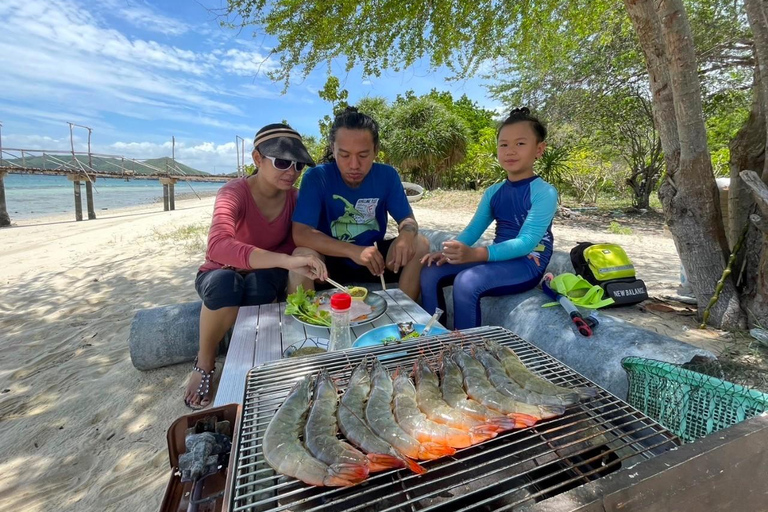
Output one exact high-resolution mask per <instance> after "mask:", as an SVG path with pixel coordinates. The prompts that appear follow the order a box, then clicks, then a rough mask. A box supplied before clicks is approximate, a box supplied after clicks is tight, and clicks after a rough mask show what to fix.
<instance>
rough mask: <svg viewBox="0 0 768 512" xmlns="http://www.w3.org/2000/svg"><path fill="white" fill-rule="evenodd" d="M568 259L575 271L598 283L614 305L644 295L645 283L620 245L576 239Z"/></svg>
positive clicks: (645, 297) (645, 293) (633, 301)
mask: <svg viewBox="0 0 768 512" xmlns="http://www.w3.org/2000/svg"><path fill="white" fill-rule="evenodd" d="M571 263H572V264H573V268H574V270H575V271H576V274H578V275H580V276H581V277H583V278H584V279H586V280H587V281H589V282H590V283H592V284H597V285H600V286H601V287H602V288H603V289H604V290H605V293H606V295H608V297H610V298H612V299H613V301H614V305H615V306H624V305H627V304H636V303H638V302H642V301H644V300H646V299H647V298H648V289H647V288H646V287H645V283H644V282H643V281H642V280H641V279H638V278H637V276H636V275H635V266H634V265H633V264H632V260H630V259H629V256H627V253H626V252H624V249H622V248H621V246H620V245H617V244H593V243H592V242H579V244H578V245H577V246H576V247H574V248H573V249H571Z"/></svg>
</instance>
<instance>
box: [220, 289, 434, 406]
mask: <svg viewBox="0 0 768 512" xmlns="http://www.w3.org/2000/svg"><path fill="white" fill-rule="evenodd" d="M371 293H378V294H379V295H381V296H382V297H384V299H386V301H387V311H386V312H385V313H384V314H383V315H382V316H380V317H379V318H378V319H376V320H374V321H373V322H370V323H367V324H365V325H360V326H357V327H353V328H352V335H353V337H354V338H357V337H358V336H360V335H361V334H363V333H364V332H366V331H369V330H371V329H373V328H374V327H379V326H382V325H387V324H391V323H396V322H408V321H411V322H414V323H421V324H425V323H427V322H428V321H429V318H430V315H429V314H428V313H427V312H426V311H424V310H423V309H422V308H421V306H419V305H418V304H416V303H415V302H414V301H412V300H411V299H410V298H409V297H408V296H407V295H406V294H405V293H403V292H402V291H401V290H400V289H399V288H394V289H391V290H386V291H377V292H371ZM285 306H286V304H285V302H281V303H278V304H264V305H262V306H244V307H241V308H240V311H239V313H238V314H237V321H236V322H235V328H234V330H233V331H232V338H231V340H230V342H229V350H228V351H227V359H226V361H225V363H224V370H223V371H222V374H221V380H220V381H219V388H218V391H217V392H216V398H215V399H214V401H213V406H214V407H218V406H220V405H225V404H229V403H242V402H243V396H244V393H245V378H246V375H247V374H248V371H249V370H250V369H251V368H253V367H254V366H259V365H260V364H264V363H266V362H268V361H274V360H276V359H280V358H281V357H282V356H283V350H285V349H286V348H287V347H288V346H289V345H291V344H293V343H295V342H297V341H300V340H303V339H306V338H308V337H313V336H317V337H321V338H328V337H329V336H330V334H329V332H328V329H326V328H323V327H308V326H305V325H304V324H302V323H301V322H298V321H297V320H296V319H295V318H293V317H292V316H290V315H286V314H285Z"/></svg>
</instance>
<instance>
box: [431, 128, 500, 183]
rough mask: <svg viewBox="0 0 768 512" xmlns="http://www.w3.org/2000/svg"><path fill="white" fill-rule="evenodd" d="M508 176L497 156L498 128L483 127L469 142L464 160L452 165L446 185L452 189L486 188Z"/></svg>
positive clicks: (445, 181)
mask: <svg viewBox="0 0 768 512" xmlns="http://www.w3.org/2000/svg"><path fill="white" fill-rule="evenodd" d="M504 178H506V173H505V172H504V169H502V167H501V165H499V160H498V158H497V157H496V129H495V128H490V127H486V128H481V129H480V130H478V132H477V134H476V135H475V137H474V139H472V140H470V141H469V143H468V144H467V153H466V157H465V158H464V160H463V161H462V162H461V163H459V164H457V165H455V166H454V167H452V168H451V169H450V170H449V172H448V176H447V177H446V179H445V180H444V185H445V186H447V187H449V188H452V189H465V188H470V189H480V188H486V187H488V186H490V185H492V184H494V183H496V182H498V181H500V180H503V179H504Z"/></svg>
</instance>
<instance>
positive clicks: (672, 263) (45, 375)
mask: <svg viewBox="0 0 768 512" xmlns="http://www.w3.org/2000/svg"><path fill="white" fill-rule="evenodd" d="M213 201H214V199H213V198H212V197H208V198H203V199H202V200H198V199H191V200H183V201H178V202H177V210H176V211H174V212H163V211H162V205H158V204H153V205H148V206H144V207H137V208H131V209H128V210H121V211H113V212H109V213H106V212H105V213H104V214H103V215H101V214H100V215H99V219H97V220H95V221H85V222H74V220H73V217H74V215H71V216H67V217H61V218H47V219H37V220H28V221H19V222H18V223H17V225H15V226H13V227H11V228H6V229H2V230H0V431H2V435H0V453H2V454H3V456H2V458H0V510H13V511H44V510H53V509H55V510H61V511H67V510H71V511H97V510H98V511H105V510H106V511H108V510H157V508H158V507H159V505H160V501H161V499H162V495H163V492H164V488H165V485H166V482H167V479H168V475H169V469H170V468H169V465H168V455H167V451H166V441H165V431H166V429H167V427H168V426H169V425H170V423H171V422H172V421H173V420H174V419H176V418H177V417H179V416H181V415H184V414H187V413H189V412H190V411H189V409H187V408H186V407H185V406H184V404H183V403H182V400H181V396H182V391H183V389H184V384H185V380H186V376H187V374H188V372H189V370H190V368H191V365H188V364H183V365H177V366H174V367H168V368H162V369H159V370H154V371H149V372H140V371H137V370H136V369H135V368H134V367H133V366H132V364H131V361H130V357H129V353H128V332H129V329H130V324H131V320H132V319H133V316H134V314H135V312H136V311H137V310H139V309H143V308H150V307H155V306H162V305H166V304H174V303H179V302H187V301H193V300H197V295H196V293H195V290H194V286H193V282H194V277H195V273H196V269H197V267H198V266H199V264H200V263H201V261H202V258H203V251H204V243H205V239H204V233H205V230H206V229H207V225H208V223H209V222H210V217H211V212H212V206H213ZM415 206H416V208H415V213H416V217H417V219H418V220H419V222H420V224H421V225H422V227H425V228H441V229H448V230H459V229H461V228H462V227H464V226H465V225H466V223H467V221H468V220H469V217H470V214H469V213H467V212H463V211H453V212H445V211H444V210H438V209H433V208H434V206H429V205H427V206H419V205H418V204H417V205H415ZM555 236H556V240H557V247H558V248H560V249H566V250H567V249H569V248H570V247H572V246H573V245H575V243H576V242H577V241H582V240H589V239H590V238H592V239H595V238H596V237H598V236H599V240H600V241H617V242H619V243H621V244H622V245H623V246H624V247H625V248H626V249H627V252H629V253H630V254H631V255H632V257H633V259H635V263H636V265H637V267H638V273H639V274H640V275H641V276H642V277H643V278H644V279H646V281H647V282H648V284H649V285H650V286H649V287H650V288H651V292H652V293H653V294H654V295H664V294H670V293H674V291H675V289H676V287H677V285H678V283H679V260H678V259H677V255H676V252H675V248H674V244H673V242H672V239H671V238H670V237H669V236H668V235H667V234H665V233H664V232H663V231H662V230H660V229H655V230H651V229H649V230H647V231H643V230H636V232H635V233H634V234H632V235H614V234H610V233H606V232H599V233H598V232H594V231H593V232H585V230H584V229H583V228H577V227H576V223H575V222H558V223H557V224H556V227H555ZM595 241H596V240H595ZM649 248H652V250H653V254H649V253H648V252H647V251H648V250H649ZM611 314H613V313H611ZM617 316H622V317H623V318H624V317H626V318H628V319H630V320H631V321H633V322H636V323H638V324H640V325H644V326H648V327H650V328H653V329H654V330H659V331H661V332H664V333H666V334H668V335H671V336H674V337H676V338H678V339H682V340H686V341H699V342H702V341H701V340H703V343H705V344H706V343H707V339H708V338H712V339H714V338H716V336H714V335H712V334H708V333H707V332H706V331H705V332H703V333H702V332H701V331H699V332H696V333H694V332H692V331H691V327H692V326H693V325H695V324H694V323H693V322H692V321H691V319H690V317H674V318H670V317H664V316H662V315H657V314H653V313H642V312H639V311H637V310H631V311H630V312H629V313H626V314H624V313H621V314H620V315H617ZM686 322H687V323H686ZM710 348H711V347H710Z"/></svg>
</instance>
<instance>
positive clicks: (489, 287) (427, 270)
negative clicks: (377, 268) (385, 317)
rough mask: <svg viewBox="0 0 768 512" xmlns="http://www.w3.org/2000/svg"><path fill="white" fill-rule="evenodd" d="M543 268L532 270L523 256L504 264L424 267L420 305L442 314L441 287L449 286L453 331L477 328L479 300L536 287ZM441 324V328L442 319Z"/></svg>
mask: <svg viewBox="0 0 768 512" xmlns="http://www.w3.org/2000/svg"><path fill="white" fill-rule="evenodd" d="M545 268H546V267H545V266H541V267H538V266H536V262H535V261H534V260H532V259H529V258H528V257H527V256H524V257H522V258H516V259H514V260H506V261H492V262H486V263H464V264H463V265H451V264H450V263H445V264H443V265H441V266H439V267H438V266H437V265H432V266H431V267H424V268H422V269H421V301H422V305H423V307H424V310H425V311H426V312H427V313H430V314H433V313H434V312H435V308H436V307H440V308H441V309H442V310H443V311H446V309H445V297H444V295H443V287H445V286H450V285H451V284H453V328H454V329H469V328H471V327H477V326H479V325H481V323H480V322H481V315H480V299H481V298H483V297H486V296H499V295H511V294H513V293H522V292H524V291H527V290H530V289H531V288H534V287H536V285H537V284H539V281H541V276H542V275H543V274H544V270H545ZM442 320H443V321H442V322H441V323H443V324H445V322H444V320H445V319H442Z"/></svg>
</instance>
